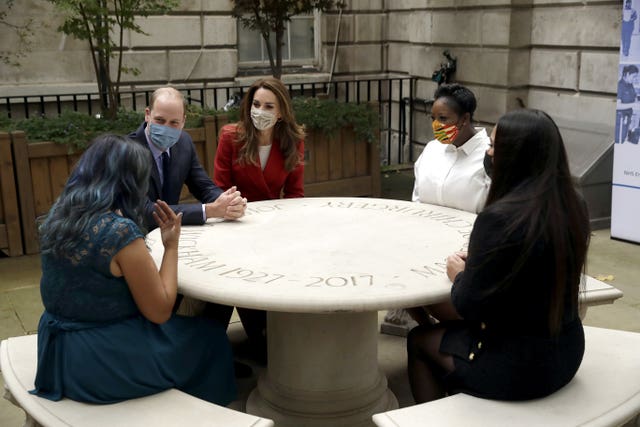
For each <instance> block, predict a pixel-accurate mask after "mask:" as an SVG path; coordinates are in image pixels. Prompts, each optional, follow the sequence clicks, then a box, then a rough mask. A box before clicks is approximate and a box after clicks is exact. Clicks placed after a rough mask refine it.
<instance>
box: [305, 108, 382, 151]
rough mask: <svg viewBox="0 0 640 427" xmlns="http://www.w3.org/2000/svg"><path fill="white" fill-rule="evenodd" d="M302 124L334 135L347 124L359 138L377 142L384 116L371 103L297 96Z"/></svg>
mask: <svg viewBox="0 0 640 427" xmlns="http://www.w3.org/2000/svg"><path fill="white" fill-rule="evenodd" d="M293 109H294V111H295V114H296V120H297V121H298V123H302V124H304V125H305V126H306V127H307V128H309V129H315V130H318V131H321V132H322V133H324V134H327V135H332V134H333V133H335V132H336V131H338V130H339V129H341V128H342V127H344V126H353V130H354V131H355V133H356V136H357V137H358V139H362V140H365V141H367V142H373V141H375V139H376V134H375V132H376V130H377V129H378V122H379V120H380V116H379V114H378V111H377V110H376V109H373V108H371V107H370V106H369V105H367V104H356V103H352V102H348V103H340V102H335V101H332V100H326V99H318V98H303V97H298V98H293Z"/></svg>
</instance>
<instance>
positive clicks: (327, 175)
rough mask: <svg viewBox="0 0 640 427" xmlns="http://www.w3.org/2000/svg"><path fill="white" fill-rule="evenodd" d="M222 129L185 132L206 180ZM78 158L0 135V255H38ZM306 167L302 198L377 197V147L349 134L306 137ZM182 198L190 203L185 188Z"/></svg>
mask: <svg viewBox="0 0 640 427" xmlns="http://www.w3.org/2000/svg"><path fill="white" fill-rule="evenodd" d="M226 123H228V119H227V117H226V116H216V117H207V118H205V119H204V126H203V127H202V128H194V129H186V131H187V132H188V133H189V134H190V135H191V138H192V139H193V142H194V145H195V148H196V152H197V153H198V157H199V158H200V161H201V163H202V165H203V166H204V168H205V170H206V171H207V173H208V174H209V176H213V163H214V157H215V152H216V147H217V141H218V132H219V130H220V128H222V126H223V125H225V124H226ZM11 148H13V150H11ZM81 154H82V152H79V151H74V150H73V149H71V148H70V147H68V146H66V145H60V144H56V143H53V142H35V143H28V142H27V138H26V136H25V134H24V132H21V131H17V132H12V133H11V134H10V135H9V134H7V133H1V132H0V159H2V167H1V168H0V192H1V194H0V196H1V197H0V250H2V251H3V252H5V253H6V254H8V255H10V256H15V255H22V254H23V253H26V254H33V253H37V252H39V244H38V232H37V223H38V218H39V217H41V216H42V215H44V214H46V213H47V212H48V211H49V208H50V207H51V205H52V204H53V202H54V201H55V199H56V198H57V197H58V195H59V194H60V193H61V192H62V189H63V188H64V185H65V183H66V181H67V178H68V177H69V174H70V172H71V170H72V168H73V166H74V165H75V163H76V162H77V160H78V158H79V157H80V155H81ZM305 162H306V165H305V180H304V182H305V195H306V196H309V197H320V196H373V197H379V196H380V157H379V145H378V141H375V142H374V143H367V142H365V141H356V137H355V134H354V132H353V130H352V129H350V128H348V129H342V130H341V131H340V132H336V134H335V135H333V136H330V137H325V136H323V135H320V134H318V133H317V132H315V131H308V133H307V137H306V140H305ZM14 172H15V174H14ZM14 175H15V180H14ZM181 198H182V200H185V201H186V200H189V199H192V196H191V194H190V193H189V191H188V190H187V188H186V186H185V187H184V189H183V193H182V197H181Z"/></svg>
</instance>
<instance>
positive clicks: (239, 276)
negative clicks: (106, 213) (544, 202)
mask: <svg viewBox="0 0 640 427" xmlns="http://www.w3.org/2000/svg"><path fill="white" fill-rule="evenodd" d="M301 200H305V201H304V202H302V201H301ZM374 200H375V201H371V199H363V200H362V201H359V200H358V199H346V200H340V199H336V200H333V199H299V200H298V202H297V203H295V204H289V203H287V201H273V202H270V203H269V202H260V203H252V204H249V207H248V208H247V211H246V217H247V220H246V221H247V223H249V221H251V219H252V218H260V216H261V215H272V216H273V218H278V219H280V218H285V219H283V220H282V221H284V222H285V223H286V218H287V217H286V215H287V214H292V217H295V218H300V217H303V218H310V219H311V218H314V216H318V217H331V218H333V217H336V218H345V220H351V219H352V218H355V221H357V220H358V219H359V218H362V215H365V216H366V215H374V216H376V218H374V220H373V221H374V223H375V224H379V226H378V227H380V228H381V229H379V230H372V231H371V232H372V233H382V232H383V231H384V227H385V221H392V222H393V224H394V226H395V227H402V226H403V224H404V223H405V222H406V223H410V224H411V227H414V229H415V228H416V227H420V226H421V225H422V224H424V226H425V227H429V230H437V232H438V233H439V234H442V235H445V236H446V239H447V240H446V241H447V243H450V244H451V245H453V246H451V248H452V249H453V250H461V251H464V250H466V248H467V244H468V240H469V235H470V233H471V229H472V227H473V220H474V217H473V215H467V214H464V213H461V214H458V213H457V211H452V210H446V209H445V210H441V209H438V208H437V207H433V206H429V205H421V204H418V203H410V202H398V201H389V202H386V201H384V200H382V199H374ZM342 212H344V215H343V214H342ZM336 213H338V214H337V215H336ZM358 215H360V216H358ZM378 217H379V218H380V220H378ZM409 219H410V220H409ZM229 226H230V224H228V223H220V224H212V225H211V224H209V225H207V226H203V227H184V228H183V230H182V234H181V237H180V244H179V256H178V258H179V264H180V268H185V267H186V268H188V269H192V270H197V271H201V272H205V273H208V274H211V275H212V276H217V277H220V278H225V279H227V280H231V281H235V280H237V281H238V282H239V283H247V284H260V285H268V286H281V285H294V286H297V287H306V288H322V287H327V288H334V289H340V288H343V289H354V288H358V289H361V288H369V287H373V286H377V287H384V288H388V289H397V290H401V289H403V288H404V287H405V283H406V279H407V277H413V279H412V280H415V279H416V278H423V279H424V278H431V277H442V276H443V275H445V273H446V264H445V258H444V257H446V255H448V254H442V257H441V258H438V260H437V261H435V262H434V261H430V262H425V263H424V264H420V262H419V261H418V262H416V263H414V264H405V265H398V270H397V272H392V274H388V272H385V274H381V273H378V272H376V269H375V266H376V262H378V261H377V260H375V259H372V260H369V264H368V265H369V267H368V270H369V271H362V269H360V270H356V271H349V270H347V269H345V271H339V272H338V273H336V272H335V271H334V272H332V273H328V274H317V273H318V272H317V271H309V272H308V273H309V274H308V275H306V274H305V272H304V271H302V272H300V271H297V270H296V268H291V269H290V268H288V267H278V266H277V265H274V266H273V267H274V268H273V269H271V266H272V264H269V266H268V267H263V268H256V267H255V265H248V263H250V264H254V262H253V261H251V258H250V257H248V256H247V257H244V256H241V255H240V256H235V257H230V256H229V255H228V254H227V253H226V252H225V246H226V245H225V239H223V238H221V240H220V241H219V242H218V240H214V241H213V242H212V243H209V244H207V245H206V246H207V248H208V250H207V253H203V251H202V250H201V248H202V244H203V241H205V240H206V239H217V238H218V236H219V234H220V233H216V230H218V231H221V230H223V229H222V228H221V227H229ZM232 226H233V230H232V231H230V232H228V234H229V236H233V235H234V233H242V232H243V230H241V228H242V227H243V226H246V224H244V225H243V224H242V222H241V221H239V222H237V223H235V224H233V225H232ZM270 226H272V223H269V224H268V225H265V227H270ZM296 226H297V227H299V228H303V229H301V230H297V231H298V232H299V234H300V238H301V239H310V237H309V236H315V238H317V239H322V238H323V236H326V233H331V231H332V230H324V229H323V230H317V229H313V227H314V223H313V221H309V222H308V225H306V226H301V225H300V224H297V225H296ZM328 228H332V227H328ZM227 230H229V229H228V228H225V229H224V231H227ZM403 230H404V229H403ZM252 232H253V231H252ZM406 232H407V235H408V239H411V238H413V236H412V234H413V233H412V230H406ZM225 236H226V240H228V239H229V236H227V235H225ZM456 242H457V243H456ZM418 243H420V242H418ZM279 245H280V246H279ZM282 245H286V243H282V242H278V241H274V242H273V250H274V251H277V250H278V249H279V248H281V247H282ZM227 247H228V246H227ZM212 248H213V249H212ZM339 249H340V248H335V249H334V250H333V252H336V254H335V256H337V257H339V256H340V250H339ZM385 250H388V251H389V252H390V253H391V252H392V251H394V248H393V247H389V248H385ZM415 252H419V250H417V251H415ZM451 252H452V251H451ZM214 254H215V255H214ZM408 255H412V256H413V257H414V258H416V259H418V260H420V259H428V258H429V257H428V256H426V255H428V254H425V256H424V257H422V256H421V254H420V253H417V254H408ZM254 256H255V254H254ZM297 256H299V257H304V256H306V254H305V253H301V254H297ZM363 256H366V254H364V255H363ZM293 258H294V259H290V262H291V263H295V262H296V259H295V256H294V257H293ZM279 269H280V270H281V271H278V270H279ZM207 277H208V276H207ZM214 278H215V277H212V279H214Z"/></svg>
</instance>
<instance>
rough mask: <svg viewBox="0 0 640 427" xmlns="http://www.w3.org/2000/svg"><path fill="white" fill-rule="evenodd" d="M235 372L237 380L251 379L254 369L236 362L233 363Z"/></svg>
mask: <svg viewBox="0 0 640 427" xmlns="http://www.w3.org/2000/svg"><path fill="white" fill-rule="evenodd" d="M233 370H234V371H235V376H236V378H250V377H251V376H253V369H251V366H249V365H246V364H244V363H242V362H238V361H236V360H234V361H233Z"/></svg>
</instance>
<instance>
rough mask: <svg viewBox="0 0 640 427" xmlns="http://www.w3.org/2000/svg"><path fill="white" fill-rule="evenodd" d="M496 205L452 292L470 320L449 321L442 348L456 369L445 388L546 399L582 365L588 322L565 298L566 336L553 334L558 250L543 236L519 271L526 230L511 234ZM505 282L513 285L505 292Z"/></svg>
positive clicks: (483, 219) (485, 216)
mask: <svg viewBox="0 0 640 427" xmlns="http://www.w3.org/2000/svg"><path fill="white" fill-rule="evenodd" d="M492 207H493V206H489V207H488V208H487V209H485V210H484V211H483V212H481V213H480V214H479V215H478V217H477V219H476V222H475V224H474V227H473V231H472V233H471V237H470V242H469V252H468V259H467V262H466V266H465V271H464V272H462V273H459V274H458V276H457V277H456V279H455V281H454V283H453V287H452V290H451V297H452V302H453V305H454V306H455V308H456V310H457V311H458V313H459V314H460V315H461V316H462V317H463V318H464V320H462V321H455V322H450V323H449V324H448V330H447V332H446V333H445V335H444V337H443V340H442V342H441V345H440V351H441V352H443V353H448V354H451V355H453V358H454V364H455V370H454V371H453V372H451V373H450V374H448V375H446V376H445V378H444V380H445V384H446V387H447V389H448V390H449V391H450V392H464V393H467V394H471V395H474V396H478V397H485V398H491V399H501V400H523V399H532V398H536V397H542V396H546V395H548V394H551V393H553V392H554V391H556V390H558V389H559V388H561V387H562V386H564V385H565V384H567V383H568V382H569V381H570V380H571V379H572V378H573V376H574V375H575V373H576V371H577V370H578V367H579V366H580V362H581V361H582V356H583V353H584V333H583V330H582V323H581V321H580V318H579V317H578V309H577V307H571V305H570V304H569V302H570V301H568V300H569V298H565V300H567V304H566V307H565V310H564V315H563V321H562V328H561V331H560V333H559V334H558V335H556V336H552V335H551V333H550V332H549V327H548V320H547V319H548V314H549V299H550V292H551V286H552V283H553V280H554V276H555V269H554V264H555V261H554V254H553V249H552V248H551V247H549V245H548V244H547V243H546V242H545V241H544V239H543V238H540V239H539V240H538V241H536V242H535V244H534V246H533V248H532V250H531V254H530V256H528V257H527V258H526V259H525V260H524V263H523V265H522V268H521V269H520V270H519V271H518V272H517V273H513V271H514V270H513V266H514V265H515V264H516V263H517V262H519V255H520V254H521V253H522V252H523V250H525V248H523V238H524V230H517V231H516V232H515V233H512V234H511V235H510V236H509V237H508V238H507V237H505V235H504V230H505V227H506V225H507V224H508V223H507V221H508V218H506V217H505V216H504V215H500V214H498V213H496V212H495V210H494V209H492ZM585 239H586V236H585ZM505 277H508V278H509V280H510V282H511V285H509V286H506V289H504V288H502V287H501V288H500V290H498V289H497V287H496V285H497V284H499V283H500V281H501V280H503V279H504V278H505ZM576 305H577V304H576Z"/></svg>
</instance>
